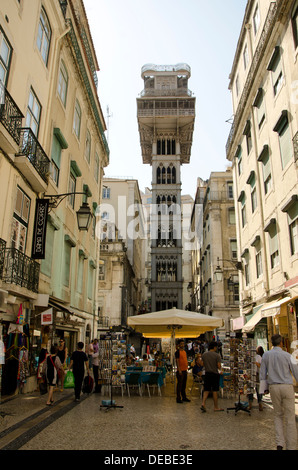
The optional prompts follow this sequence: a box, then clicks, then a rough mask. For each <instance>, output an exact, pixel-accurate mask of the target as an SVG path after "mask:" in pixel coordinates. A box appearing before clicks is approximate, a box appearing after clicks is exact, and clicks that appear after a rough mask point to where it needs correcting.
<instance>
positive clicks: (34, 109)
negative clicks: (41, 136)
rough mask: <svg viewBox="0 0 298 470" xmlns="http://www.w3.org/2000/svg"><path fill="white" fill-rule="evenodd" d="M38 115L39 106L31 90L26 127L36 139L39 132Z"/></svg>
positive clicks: (39, 111) (39, 112)
mask: <svg viewBox="0 0 298 470" xmlns="http://www.w3.org/2000/svg"><path fill="white" fill-rule="evenodd" d="M40 115H41V105H40V103H39V101H38V99H37V96H36V95H35V93H34V91H33V90H32V88H31V90H30V93H29V101H28V106H27V113H26V127H30V129H31V130H32V132H33V133H34V135H35V136H36V137H37V136H38V131H39V124H40Z"/></svg>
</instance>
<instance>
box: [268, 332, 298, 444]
mask: <svg viewBox="0 0 298 470" xmlns="http://www.w3.org/2000/svg"><path fill="white" fill-rule="evenodd" d="M271 342H272V346H273V348H272V349H271V350H270V351H266V352H265V353H264V355H263V357H262V362H261V368H260V380H261V381H267V384H268V386H269V393H270V396H271V400H272V405H273V410H274V424H275V436H276V447H277V450H282V449H283V448H284V447H286V449H287V450H297V427H296V417H295V391H294V386H293V377H294V378H295V380H296V381H298V363H297V360H296V359H295V358H294V357H293V356H291V354H289V353H288V352H286V351H284V350H283V349H282V347H283V344H284V343H283V338H282V337H281V335H279V334H276V335H273V336H272V337H271Z"/></svg>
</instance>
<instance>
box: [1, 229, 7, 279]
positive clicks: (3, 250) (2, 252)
mask: <svg viewBox="0 0 298 470" xmlns="http://www.w3.org/2000/svg"><path fill="white" fill-rule="evenodd" d="M5 248H6V241H5V240H2V238H0V279H2V274H3V268H4V258H5Z"/></svg>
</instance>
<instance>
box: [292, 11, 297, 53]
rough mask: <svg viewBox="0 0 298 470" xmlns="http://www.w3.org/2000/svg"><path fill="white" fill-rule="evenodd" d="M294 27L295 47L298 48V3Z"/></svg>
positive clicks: (293, 18) (293, 22) (294, 15)
mask: <svg viewBox="0 0 298 470" xmlns="http://www.w3.org/2000/svg"><path fill="white" fill-rule="evenodd" d="M292 27H293V36H294V43H295V47H296V48H297V47H298V3H296V6H295V9H294V14H293V16H292Z"/></svg>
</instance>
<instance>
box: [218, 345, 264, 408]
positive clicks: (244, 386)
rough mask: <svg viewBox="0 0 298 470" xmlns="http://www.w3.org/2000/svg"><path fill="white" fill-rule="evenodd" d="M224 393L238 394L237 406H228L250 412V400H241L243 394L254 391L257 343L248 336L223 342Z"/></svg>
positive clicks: (228, 395) (229, 394) (229, 395)
mask: <svg viewBox="0 0 298 470" xmlns="http://www.w3.org/2000/svg"><path fill="white" fill-rule="evenodd" d="M223 373H224V379H223V384H224V394H225V395H226V396H227V397H228V398H230V397H232V396H235V397H236V396H237V395H238V402H236V403H235V407H233V408H227V412H228V411H230V410H234V411H235V414H237V413H238V411H245V412H247V413H249V414H250V410H249V409H248V402H243V401H241V395H248V394H250V393H253V391H254V389H255V385H256V344H255V341H254V340H252V339H248V338H243V339H238V338H227V339H226V340H225V341H224V344H223Z"/></svg>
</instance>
